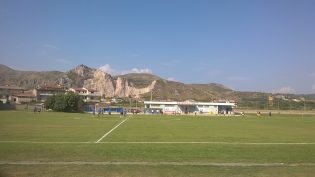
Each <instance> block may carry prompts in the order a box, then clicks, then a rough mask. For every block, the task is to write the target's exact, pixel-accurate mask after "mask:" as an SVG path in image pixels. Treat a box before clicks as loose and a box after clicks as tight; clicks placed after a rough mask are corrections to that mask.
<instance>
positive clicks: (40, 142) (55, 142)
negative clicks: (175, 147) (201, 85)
mask: <svg viewBox="0 0 315 177" xmlns="http://www.w3.org/2000/svg"><path fill="white" fill-rule="evenodd" d="M105 135H106V134H105ZM0 143H29V144H94V143H96V142H81V141H73V142H71V141H70V142H67V141H0ZM98 143H99V144H225V145H315V143H312V142H308V143H303V142H300V143H294V142H288V143H280V142H274V143H268V142H267V143H264V142H261V143H252V142H211V141H206V142H204V141H203V142H202V141H201V142H199V141H197V142H189V141H187V142H185V141H183V142H163V141H152V142H150V141H148V142H144V141H139V142H137V141H134V142H132V141H115V142H98Z"/></svg>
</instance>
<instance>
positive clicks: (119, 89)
mask: <svg viewBox="0 0 315 177" xmlns="http://www.w3.org/2000/svg"><path fill="white" fill-rule="evenodd" d="M49 82H50V83H56V84H60V85H64V86H65V87H66V88H70V87H86V88H93V89H96V90H99V91H100V92H101V93H102V96H103V97H129V96H132V97H136V98H142V99H146V100H149V99H151V97H152V98H153V99H156V100H175V101H176V100H177V101H184V100H196V101H213V100H235V101H239V100H244V99H245V100H250V99H258V98H259V99H260V98H262V97H266V94H267V95H268V94H271V93H261V92H241V91H235V90H232V89H230V88H228V87H226V86H224V85H222V84H219V83H207V84H198V83H193V84H185V83H182V82H177V81H169V80H166V79H163V78H161V77H159V76H156V75H153V74H148V73H129V74H124V75H117V76H112V75H110V74H108V73H106V72H104V71H102V70H99V69H95V68H91V67H88V66H86V65H84V64H81V65H78V66H77V67H75V68H73V69H70V70H69V71H66V72H61V71H20V70H15V69H12V68H10V67H8V66H6V65H3V64H0V85H15V86H19V87H24V88H25V89H32V88H36V87H38V86H39V85H43V84H45V83H49ZM301 95H302V96H304V97H308V94H299V95H295V96H296V97H298V96H301ZM313 98H314V95H313V94H310V99H313Z"/></svg>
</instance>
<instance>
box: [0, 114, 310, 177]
mask: <svg viewBox="0 0 315 177" xmlns="http://www.w3.org/2000/svg"><path fill="white" fill-rule="evenodd" d="M314 127H315V116H314V115H304V116H303V117H302V116H301V115H279V114H274V115H273V116H272V117H268V116H262V117H256V116H254V115H253V116H250V115H249V116H246V117H245V118H243V117H228V116H225V117H224V116H209V117H207V116H167V115H163V116H158V115H135V116H131V117H126V118H120V117H119V115H111V116H109V115H103V116H101V117H100V118H97V117H92V115H91V114H72V113H54V112H42V113H41V114H33V113H32V112H22V111H1V112H0V157H1V158H0V176H137V177H139V176H154V177H155V176H216V177H217V176H257V177H258V176H259V177H262V176H274V177H278V176H285V177H293V176H294V177H295V176H314V174H315V128H314Z"/></svg>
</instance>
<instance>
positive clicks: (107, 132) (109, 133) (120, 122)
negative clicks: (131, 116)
mask: <svg viewBox="0 0 315 177" xmlns="http://www.w3.org/2000/svg"><path fill="white" fill-rule="evenodd" d="M126 120H128V118H127V119H125V120H123V121H121V122H120V123H119V124H118V125H116V126H115V127H114V128H112V129H111V130H109V132H107V133H106V134H105V135H103V136H102V137H101V138H100V139H99V140H97V141H95V143H98V142H100V141H101V140H102V139H103V138H105V137H106V136H107V135H109V134H110V133H111V132H112V131H114V130H115V129H116V128H117V127H119V126H120V125H121V124H122V123H124V122H125V121H126Z"/></svg>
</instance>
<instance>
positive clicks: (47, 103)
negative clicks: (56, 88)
mask: <svg viewBox="0 0 315 177" xmlns="http://www.w3.org/2000/svg"><path fill="white" fill-rule="evenodd" d="M55 102H56V96H55V95H53V96H50V97H48V98H47V99H46V101H45V103H44V107H45V108H46V109H54V105H55Z"/></svg>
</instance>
